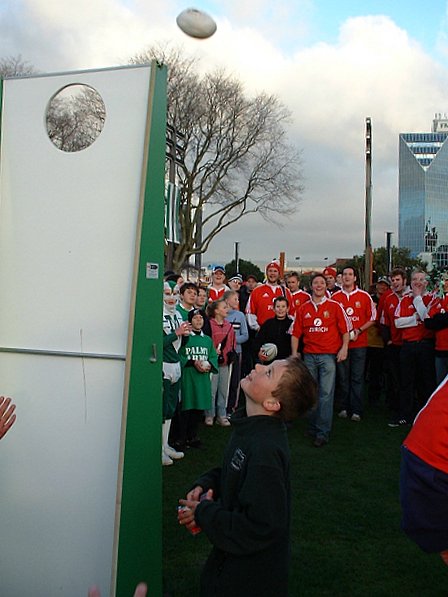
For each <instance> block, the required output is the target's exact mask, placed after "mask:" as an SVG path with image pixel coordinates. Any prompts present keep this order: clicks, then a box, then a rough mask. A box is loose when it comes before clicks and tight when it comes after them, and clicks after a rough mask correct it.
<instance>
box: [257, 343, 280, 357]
mask: <svg viewBox="0 0 448 597" xmlns="http://www.w3.org/2000/svg"><path fill="white" fill-rule="evenodd" d="M260 354H261V356H262V357H263V358H264V359H265V360H266V361H272V359H275V357H276V356H277V346H276V345H275V344H272V342H266V344H263V346H262V347H261V348H260Z"/></svg>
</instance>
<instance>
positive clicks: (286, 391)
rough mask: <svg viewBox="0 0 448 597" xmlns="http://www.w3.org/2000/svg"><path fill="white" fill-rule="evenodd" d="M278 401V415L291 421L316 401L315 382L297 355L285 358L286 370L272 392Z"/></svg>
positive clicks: (306, 410) (310, 407)
mask: <svg viewBox="0 0 448 597" xmlns="http://www.w3.org/2000/svg"><path fill="white" fill-rule="evenodd" d="M272 395H273V396H274V398H277V400H278V401H279V402H280V405H281V408H280V411H279V417H280V418H282V419H283V420H284V421H292V420H293V419H297V418H298V417H300V416H301V415H303V414H305V413H306V412H308V411H309V410H310V409H312V408H313V407H314V406H315V404H316V401H317V384H316V381H315V380H314V378H313V376H312V375H311V373H310V372H309V370H308V368H307V367H306V365H305V364H304V362H303V361H302V360H301V359H300V358H299V357H289V358H287V359H286V370H285V371H284V372H283V374H282V376H281V378H280V381H279V383H278V386H277V387H276V388H275V390H274V391H273V392H272Z"/></svg>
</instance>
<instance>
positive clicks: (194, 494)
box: [187, 485, 204, 502]
mask: <svg viewBox="0 0 448 597" xmlns="http://www.w3.org/2000/svg"><path fill="white" fill-rule="evenodd" d="M203 493H204V488H203V487H201V486H200V485H196V487H195V488H194V489H192V490H191V491H189V492H188V493H187V500H190V501H193V502H195V501H197V502H198V501H199V499H200V497H201V495H202V494H203Z"/></svg>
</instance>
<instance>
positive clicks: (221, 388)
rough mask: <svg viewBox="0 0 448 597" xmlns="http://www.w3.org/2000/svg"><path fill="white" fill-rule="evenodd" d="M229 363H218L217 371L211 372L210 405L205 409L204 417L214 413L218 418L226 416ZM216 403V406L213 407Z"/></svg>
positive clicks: (211, 415) (212, 415)
mask: <svg viewBox="0 0 448 597" xmlns="http://www.w3.org/2000/svg"><path fill="white" fill-rule="evenodd" d="M229 374H230V367H229V365H220V366H219V367H218V373H212V407H211V409H210V410H206V411H205V416H206V417H214V416H215V413H216V414H217V415H218V417H220V418H224V417H226V416H227V399H228V397H229V385H230V375H229ZM215 403H216V407H215Z"/></svg>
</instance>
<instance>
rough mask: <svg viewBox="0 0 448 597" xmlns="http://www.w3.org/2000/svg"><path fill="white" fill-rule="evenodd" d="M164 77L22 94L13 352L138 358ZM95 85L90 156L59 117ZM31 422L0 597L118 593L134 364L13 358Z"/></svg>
mask: <svg viewBox="0 0 448 597" xmlns="http://www.w3.org/2000/svg"><path fill="white" fill-rule="evenodd" d="M149 75H150V69H149V67H148V68H129V69H117V70H107V71H97V72H89V73H78V74H67V75H58V76H48V77H37V78H30V79H23V80H8V81H5V84H4V105H3V117H2V144H1V163H0V168H1V171H0V347H18V348H27V349H39V350H57V351H74V352H78V351H84V352H93V353H106V354H121V355H124V354H125V351H126V342H127V332H128V318H129V306H130V295H131V279H132V271H133V262H134V248H135V247H134V245H135V230H136V222H137V213H138V201H139V191H140V176H141V168H142V157H143V146H144V132H145V123H146V114H147V102H148V88H149ZM72 83H86V84H88V85H91V86H92V87H94V88H95V89H96V90H97V91H98V92H99V93H100V95H101V96H102V98H103V100H104V103H105V106H106V122H105V126H104V129H103V131H102V133H101V135H100V136H99V138H98V139H97V140H96V142H95V143H94V144H93V145H92V146H91V147H89V148H88V149H86V150H84V151H82V152H78V153H64V152H62V151H59V150H58V149H57V148H56V147H55V146H54V145H53V144H52V143H51V141H50V140H49V139H48V137H47V133H46V127H45V110H46V106H47V103H48V101H49V100H50V98H51V97H52V96H53V95H54V94H55V93H56V92H57V91H58V90H59V89H60V88H62V87H64V86H66V85H68V84H72ZM0 380H1V382H0V393H2V394H7V395H12V396H13V397H14V399H15V402H16V403H17V422H16V425H15V426H14V428H13V429H12V430H11V431H10V433H9V434H8V435H7V436H6V438H5V439H4V440H2V442H1V444H0V488H1V489H0V504H1V507H0V529H1V531H0V535H1V541H0V594H1V596H2V597H17V595H24V596H30V597H31V595H32V596H33V597H53V596H56V595H57V596H61V595H62V596H64V597H80V596H82V595H85V594H86V591H87V587H88V585H89V584H93V583H99V584H100V585H101V587H102V591H103V595H107V594H108V591H109V589H110V575H111V565H112V542H113V525H114V506H115V491H116V482H117V462H118V446H119V435H120V423H121V405H122V396H123V381H124V362H123V361H111V360H98V359H81V358H66V357H51V356H33V355H23V354H6V353H1V352H0Z"/></svg>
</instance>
